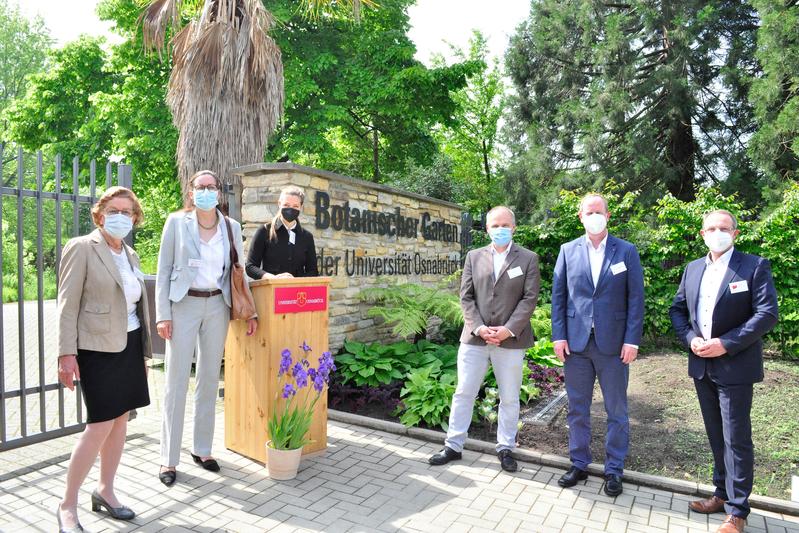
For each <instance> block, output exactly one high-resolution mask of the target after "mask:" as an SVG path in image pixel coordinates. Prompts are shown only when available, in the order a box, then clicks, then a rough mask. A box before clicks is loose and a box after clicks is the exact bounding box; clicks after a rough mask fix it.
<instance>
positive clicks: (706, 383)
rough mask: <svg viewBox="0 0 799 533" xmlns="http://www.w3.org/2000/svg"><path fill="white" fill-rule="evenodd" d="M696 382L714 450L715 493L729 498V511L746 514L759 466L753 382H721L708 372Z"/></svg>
mask: <svg viewBox="0 0 799 533" xmlns="http://www.w3.org/2000/svg"><path fill="white" fill-rule="evenodd" d="M694 385H695V387H696V394H697V396H698V397H699V406H700V407H701V408H702V418H703V419H704V421H705V431H706V432H707V438H708V440H709V441H710V449H711V450H712V451H713V484H714V485H715V486H716V492H715V495H716V496H718V497H719V498H721V499H723V500H726V501H727V504H726V505H725V510H726V511H727V514H732V515H735V516H739V517H741V518H746V517H747V516H748V515H749V494H751V492H752V484H753V480H754V469H755V450H754V445H753V444H752V421H751V416H750V413H751V410H752V390H753V385H752V384H751V383H748V384H744V385H720V384H718V383H716V382H714V381H713V380H712V379H711V378H710V377H709V376H708V375H707V374H705V376H704V377H703V378H702V379H694Z"/></svg>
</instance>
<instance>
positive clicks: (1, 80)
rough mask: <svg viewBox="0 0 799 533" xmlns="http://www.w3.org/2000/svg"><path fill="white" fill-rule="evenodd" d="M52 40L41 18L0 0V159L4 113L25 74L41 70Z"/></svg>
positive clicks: (4, 139)
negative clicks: (25, 14) (22, 12)
mask: <svg viewBox="0 0 799 533" xmlns="http://www.w3.org/2000/svg"><path fill="white" fill-rule="evenodd" d="M51 43H52V39H51V38H50V34H49V32H48V31H47V28H46V27H45V26H44V21H43V20H42V19H41V18H39V17H37V18H36V19H34V20H33V21H30V20H28V19H27V18H25V17H24V16H23V15H22V14H21V13H20V11H19V8H18V7H16V6H10V5H9V4H8V1H7V0H0V158H3V159H4V160H5V146H6V143H7V141H8V140H9V139H8V137H7V133H6V132H7V128H8V123H7V121H6V119H5V118H3V112H4V110H5V109H6V107H8V105H9V104H10V103H11V102H12V101H13V100H14V98H17V97H19V96H21V95H23V94H25V90H26V88H27V84H28V76H29V75H30V74H33V73H36V72H38V71H39V70H41V68H42V66H43V65H44V62H45V59H46V57H47V52H48V50H49V49H50V45H51ZM12 157H13V156H12Z"/></svg>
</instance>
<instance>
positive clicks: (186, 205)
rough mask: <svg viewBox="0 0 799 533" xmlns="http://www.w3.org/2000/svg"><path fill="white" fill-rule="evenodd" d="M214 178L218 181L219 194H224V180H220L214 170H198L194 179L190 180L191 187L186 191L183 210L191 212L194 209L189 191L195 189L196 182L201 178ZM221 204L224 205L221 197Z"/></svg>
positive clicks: (193, 176)
mask: <svg viewBox="0 0 799 533" xmlns="http://www.w3.org/2000/svg"><path fill="white" fill-rule="evenodd" d="M205 175H208V176H212V177H213V178H214V181H216V188H217V189H219V193H220V194H221V193H222V180H221V179H219V176H217V175H216V173H215V172H214V171H212V170H198V171H197V172H195V173H194V174H193V175H192V177H190V178H189V187H188V188H187V189H186V198H184V200H183V209H184V210H185V211H191V210H192V209H194V203H192V201H191V198H190V197H189V191H190V190H191V189H192V188H193V187H194V180H196V179H197V178H199V177H200V176H205ZM219 203H222V200H221V197H220V200H219Z"/></svg>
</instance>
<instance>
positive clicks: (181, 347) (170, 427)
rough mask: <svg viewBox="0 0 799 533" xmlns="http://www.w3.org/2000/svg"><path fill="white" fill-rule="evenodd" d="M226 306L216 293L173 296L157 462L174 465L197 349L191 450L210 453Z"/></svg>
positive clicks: (223, 345)
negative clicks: (177, 297) (209, 295)
mask: <svg viewBox="0 0 799 533" xmlns="http://www.w3.org/2000/svg"><path fill="white" fill-rule="evenodd" d="M229 322H230V308H229V307H228V306H227V305H226V304H225V300H224V298H223V297H222V295H221V294H218V295H216V296H211V297H210V298H200V297H196V296H188V295H187V296H186V297H185V298H183V299H182V300H181V301H179V302H172V338H171V339H170V340H169V341H167V343H166V357H165V364H166V386H165V391H164V404H163V419H162V423H161V464H162V465H163V466H177V465H178V463H179V462H180V446H181V442H182V440H183V420H184V418H185V412H186V395H187V393H188V388H189V376H190V375H191V363H192V359H193V357H194V351H195V348H196V350H197V362H196V373H195V381H196V387H195V392H194V440H193V446H192V447H193V449H192V453H194V454H195V455H199V456H209V455H211V443H212V442H213V440H214V420H215V413H214V405H215V403H216V398H217V395H218V390H219V370H220V366H221V364H222V354H223V352H224V349H225V337H226V336H227V330H228V323H229Z"/></svg>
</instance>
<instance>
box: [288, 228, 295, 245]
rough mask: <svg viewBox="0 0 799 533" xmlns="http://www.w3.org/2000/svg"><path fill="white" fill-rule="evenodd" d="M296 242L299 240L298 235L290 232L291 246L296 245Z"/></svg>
mask: <svg viewBox="0 0 799 533" xmlns="http://www.w3.org/2000/svg"><path fill="white" fill-rule="evenodd" d="M296 240H297V235H296V234H295V233H294V232H293V231H291V230H289V242H290V243H291V244H294V242H295V241H296Z"/></svg>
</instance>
